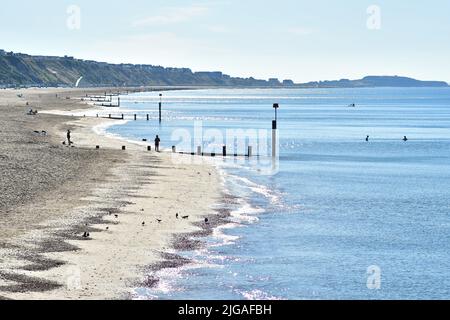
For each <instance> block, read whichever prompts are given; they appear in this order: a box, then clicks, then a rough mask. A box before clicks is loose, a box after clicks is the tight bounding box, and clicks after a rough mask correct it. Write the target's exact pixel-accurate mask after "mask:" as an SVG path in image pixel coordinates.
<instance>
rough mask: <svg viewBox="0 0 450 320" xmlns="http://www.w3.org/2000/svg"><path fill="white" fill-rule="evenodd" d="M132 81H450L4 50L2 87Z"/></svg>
mask: <svg viewBox="0 0 450 320" xmlns="http://www.w3.org/2000/svg"><path fill="white" fill-rule="evenodd" d="M75 85H79V86H80V87H132V86H216V87H258V88H370V87H448V86H449V85H448V83H446V82H443V81H420V80H416V79H412V78H407V77H399V76H368V77H365V78H363V79H359V80H348V79H342V80H333V81H319V82H308V83H294V81H292V80H282V81H280V80H279V79H276V78H273V79H269V80H260V79H255V78H253V77H250V78H239V77H231V76H229V75H226V74H223V73H222V72H219V71H216V72H193V71H192V70H191V69H187V68H165V67H161V66H154V65H135V64H110V63H105V62H96V61H90V60H81V59H75V58H73V57H69V56H64V57H52V56H31V55H27V54H22V53H14V52H6V51H4V50H0V88H11V87H31V86H38V87H39V86H40V87H73V86H75Z"/></svg>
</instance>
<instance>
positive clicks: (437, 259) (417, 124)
mask: <svg viewBox="0 0 450 320" xmlns="http://www.w3.org/2000/svg"><path fill="white" fill-rule="evenodd" d="M160 94H162V96H160ZM159 102H161V103H162V119H161V120H162V121H161V123H159V119H158V118H159V115H158V107H159V105H158V104H159ZM275 103H277V104H278V105H279V108H278V109H277V115H276V117H277V127H278V131H277V135H276V139H275V140H274V142H272V133H273V131H272V121H273V120H274V118H275V109H274V108H273V105H274V104H275ZM353 104H354V106H353ZM105 112H106V111H105ZM109 112H110V113H111V112H113V113H114V112H117V113H124V114H125V118H126V119H128V121H125V122H124V123H123V124H120V125H114V126H110V127H108V128H105V130H106V132H107V133H108V134H113V135H119V136H121V137H123V138H124V139H128V140H133V141H139V142H142V140H143V139H147V140H148V141H153V139H154V138H155V136H156V135H159V137H160V138H161V141H162V142H161V144H162V148H163V149H165V150H171V148H172V146H175V147H176V148H177V151H178V152H187V153H191V152H197V147H198V146H200V147H201V148H202V152H208V153H217V155H216V157H215V158H214V159H213V160H212V163H213V165H215V166H216V167H217V169H218V170H219V172H220V173H221V177H222V183H223V189H224V190H225V191H226V192H227V193H229V194H231V195H233V196H235V197H237V198H236V201H234V203H232V204H218V205H217V206H218V208H220V207H221V206H228V208H227V209H228V210H230V212H231V215H230V218H229V223H227V224H225V225H221V226H220V227H217V228H216V229H215V230H214V232H213V233H212V235H211V236H209V237H207V238H205V239H203V241H204V242H205V243H206V246H205V247H203V248H201V249H197V250H193V251H187V252H175V251H174V252H173V253H174V254H179V255H181V256H183V257H186V258H188V259H190V260H191V261H192V263H190V264H188V265H185V266H182V267H180V268H172V269H163V270H159V271H156V272H155V273H154V274H149V275H148V276H151V277H157V278H158V279H160V281H159V282H158V283H157V285H156V286H155V287H153V288H144V287H142V288H140V287H137V288H135V289H134V293H135V297H136V298H137V299H200V300H201V299H209V300H210V299H212V300H221V299H233V300H255V299H257V300H259V299H262V300H290V299H295V300H302V299H308V300H310V299H314V300H315V299H317V300H323V299H332V300H336V299H337V300H340V299H382V300H383V299H406V300H408V299H448V298H450V88H358V89H319V88H317V89H205V90H180V91H164V92H143V93H135V94H130V95H124V96H122V97H121V108H120V109H118V110H113V111H109ZM134 114H136V115H137V118H136V121H134V119H133V117H134ZM147 114H148V115H149V120H148V121H147V119H146V116H147ZM405 137H406V139H407V141H405V140H406V139H404V138H405ZM366 140H368V141H366ZM223 145H227V147H228V156H227V157H226V158H224V157H223V156H222V147H223ZM274 145H276V151H277V152H276V155H275V157H273V156H272V153H271V150H272V147H273V146H274ZM248 146H251V147H252V153H253V154H252V157H246V155H248ZM235 149H236V150H235ZM234 153H238V157H234ZM207 157H208V158H211V157H209V156H207ZM192 158H196V157H192Z"/></svg>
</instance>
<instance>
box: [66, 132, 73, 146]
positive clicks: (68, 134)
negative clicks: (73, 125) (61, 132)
mask: <svg viewBox="0 0 450 320" xmlns="http://www.w3.org/2000/svg"><path fill="white" fill-rule="evenodd" d="M70 134H71V132H70V130H67V143H68V144H69V147H70V146H71V145H72V141H71V140H70Z"/></svg>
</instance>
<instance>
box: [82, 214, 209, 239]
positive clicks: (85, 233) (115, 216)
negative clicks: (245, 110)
mask: <svg viewBox="0 0 450 320" xmlns="http://www.w3.org/2000/svg"><path fill="white" fill-rule="evenodd" d="M141 211H144V209H142V210H141ZM109 215H110V216H111V215H112V212H109ZM114 218H116V219H119V215H118V214H114ZM175 218H176V219H180V218H181V219H182V220H188V219H189V216H187V215H186V216H181V215H180V214H179V213H177V214H176V215H175ZM156 222H158V223H162V222H163V220H162V219H156ZM204 222H205V224H206V225H209V219H208V218H205V220H204ZM142 226H143V227H145V226H146V222H145V221H143V222H142ZM86 227H87V224H86ZM108 230H109V227H106V231H108ZM90 236H91V235H90V233H89V232H87V231H85V232H84V233H83V236H82V237H83V238H84V239H88V238H90Z"/></svg>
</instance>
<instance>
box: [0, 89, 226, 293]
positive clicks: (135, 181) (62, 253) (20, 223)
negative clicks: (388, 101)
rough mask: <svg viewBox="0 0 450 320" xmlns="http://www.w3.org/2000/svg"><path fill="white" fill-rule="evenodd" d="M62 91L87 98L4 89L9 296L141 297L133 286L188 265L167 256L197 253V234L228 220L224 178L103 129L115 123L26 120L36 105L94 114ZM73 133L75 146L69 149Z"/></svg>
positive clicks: (1, 282) (2, 187)
mask: <svg viewBox="0 0 450 320" xmlns="http://www.w3.org/2000/svg"><path fill="white" fill-rule="evenodd" d="M57 92H58V94H59V95H60V96H61V95H62V94H64V95H71V96H74V95H78V96H81V95H84V94H85V91H82V90H75V91H73V90H71V91H69V90H64V91H63V93H61V90H56V89H47V90H44V89H27V90H22V91H20V92H18V91H15V90H3V91H0V109H1V113H2V118H1V119H0V126H1V130H0V143H1V145H0V164H1V166H0V173H1V174H2V179H1V182H0V191H1V192H2V196H1V202H0V205H1V206H0V226H1V232H0V299H1V298H6V299H129V298H132V297H133V290H132V289H133V288H134V287H136V286H151V285H153V284H154V283H155V281H157V279H149V278H147V272H146V271H148V270H150V269H155V268H158V267H164V266H176V265H178V264H181V263H184V262H185V261H184V260H183V259H180V258H179V257H177V256H174V255H169V254H167V252H169V251H170V250H171V249H173V248H174V247H186V248H189V247H190V246H191V245H194V244H196V243H195V242H191V241H190V240H189V238H190V237H189V234H191V233H197V234H207V233H208V231H209V230H210V229H211V228H212V227H213V226H215V225H217V224H218V223H220V222H221V221H222V219H223V217H224V215H225V213H223V214H222V215H221V214H219V211H216V210H214V206H215V205H216V204H217V203H219V202H220V201H221V199H222V195H221V187H220V186H221V178H220V176H219V174H218V172H217V171H216V170H215V169H214V167H213V166H212V165H211V164H210V163H208V162H204V161H202V162H197V161H198V159H197V160H195V161H193V159H194V158H193V157H190V156H179V155H177V156H174V155H172V154H169V153H154V152H148V151H147V149H146V146H145V145H144V144H139V143H137V144H131V143H129V142H124V141H121V140H118V139H116V138H114V137H111V136H104V135H99V134H97V133H96V131H95V130H94V128H95V127H99V126H102V125H105V123H111V121H114V120H107V119H97V118H78V117H71V116H62V115H52V114H43V113H40V114H39V115H38V116H36V117H33V116H26V115H25V113H26V111H27V110H28V108H30V107H33V106H34V107H35V108H36V107H37V109H39V110H41V111H44V112H45V110H47V111H48V110H61V111H66V112H67V111H70V112H72V111H71V110H77V109H80V108H86V106H85V105H84V104H82V103H81V102H79V101H74V100H66V99H57V98H56V95H55V94H56V93H57ZM94 92H96V91H95V90H93V91H91V93H94ZM98 92H103V89H100V90H98ZM19 93H22V94H23V95H24V96H23V97H22V98H19V97H18V96H17V94H19ZM26 102H28V103H29V104H30V105H31V106H26ZM70 112H69V114H70ZM68 128H69V129H71V130H72V132H73V133H72V139H73V140H74V141H75V145H76V147H74V148H69V147H67V146H63V145H62V143H61V142H62V141H63V140H64V137H65V131H66V130H67V129H68ZM34 130H39V131H41V130H45V131H46V132H47V135H40V134H37V133H34ZM96 145H100V146H101V149H100V150H96V149H95V146H96ZM122 145H126V146H127V150H126V151H122V150H121V146H122ZM177 213H178V214H179V218H178V219H177V218H176V214H177ZM183 216H189V218H187V219H183V218H181V217H183ZM205 216H210V220H211V224H209V225H206V224H205V223H203V221H204V217H205ZM85 232H89V233H90V237H89V238H87V239H85V238H83V234H84V233H85Z"/></svg>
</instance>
